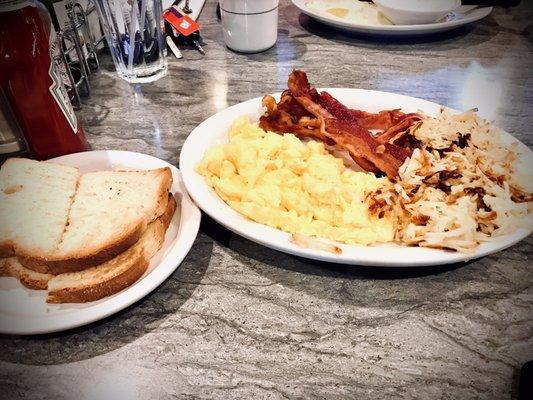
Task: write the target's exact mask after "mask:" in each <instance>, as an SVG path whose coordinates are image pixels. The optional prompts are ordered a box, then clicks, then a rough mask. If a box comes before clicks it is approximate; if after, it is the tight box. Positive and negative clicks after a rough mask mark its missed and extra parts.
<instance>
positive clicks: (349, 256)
mask: <svg viewBox="0 0 533 400" xmlns="http://www.w3.org/2000/svg"><path fill="white" fill-rule="evenodd" d="M319 90H326V91H328V92H329V93H330V94H331V95H333V96H334V97H336V98H337V99H338V100H340V101H341V102H342V103H344V104H345V105H347V106H348V107H351V108H357V109H362V110H366V111H370V112H377V111H380V110H386V109H394V108H402V110H403V111H404V112H416V111H418V110H421V111H423V112H424V113H426V114H427V115H429V116H431V115H436V113H437V112H438V111H439V109H440V108H441V106H440V105H438V104H436V103H432V102H429V101H426V100H421V99H417V98H414V97H408V96H403V95H399V94H394V93H387V92H378V91H372V90H362V89H319ZM275 97H276V98H277V99H279V93H278V94H277V95H275ZM262 113H263V108H262V106H261V98H260V97H258V98H255V99H253V100H249V101H245V102H243V103H240V104H237V105H234V106H232V107H229V108H227V109H226V110H224V111H222V112H219V113H218V114H215V115H213V116H212V117H210V118H208V119H207V120H205V121H204V122H202V123H201V124H200V125H199V126H198V127H196V129H194V130H193V131H192V133H191V134H190V135H189V137H188V138H187V140H186V141H185V144H184V145H183V148H182V150H181V156H180V170H181V173H182V175H183V181H184V183H185V186H186V188H187V190H188V192H189V194H190V196H191V197H192V198H193V200H194V201H195V202H196V204H197V205H198V206H199V207H200V208H201V209H202V210H203V211H204V212H206V213H207V214H209V215H210V216H211V217H212V218H213V219H215V220H217V221H218V222H219V223H221V224H222V225H224V226H225V227H227V228H228V229H230V230H232V231H233V232H235V233H237V234H239V235H241V236H244V237H245V238H247V239H250V240H252V241H254V242H257V243H260V244H262V245H264V246H267V247H270V248H272V249H276V250H279V251H283V252H286V253H289V254H294V255H297V256H301V257H307V258H311V259H315V260H322V261H329V262H334V263H341V264H357V265H373V266H393V267H399V266H400V267H413V266H424V265H439V264H449V263H454V262H459V261H467V260H469V259H473V258H478V257H482V256H484V255H487V254H490V253H494V252H497V251H499V250H502V249H504V248H506V247H509V246H511V245H513V244H514V243H516V242H518V241H519V240H521V239H523V238H525V237H526V236H528V235H529V234H530V232H529V231H527V230H519V231H517V232H515V233H514V234H512V235H508V236H502V237H500V238H498V239H497V240H493V241H491V242H488V243H484V244H482V245H481V246H479V248H478V249H477V251H476V252H475V253H470V254H465V253H454V252H449V251H443V250H434V249H427V248H422V247H404V246H398V245H395V244H386V245H376V246H354V245H345V244H337V245H338V246H339V247H340V248H341V249H342V254H340V255H336V254H332V253H329V252H325V251H319V250H312V249H305V248H302V247H299V246H297V245H295V244H293V243H291V242H290V235H289V234H288V233H286V232H283V231H281V230H278V229H274V228H271V227H269V226H266V225H262V224H259V223H256V222H253V221H251V220H249V219H247V218H246V217H244V216H242V215H241V214H239V213H237V212H236V211H234V210H233V209H232V208H230V207H229V206H228V205H227V204H226V203H225V202H224V201H223V200H222V199H220V198H219V197H218V195H217V194H216V192H215V191H214V190H213V189H212V188H211V187H209V186H208V185H207V184H206V182H205V180H204V178H203V177H202V176H201V175H199V174H198V173H196V172H195V170H194V169H195V167H196V165H197V164H198V163H199V162H200V161H201V160H202V158H203V155H204V154H205V152H206V150H207V149H208V148H210V147H212V146H213V145H215V144H222V143H226V142H227V140H228V130H229V128H230V126H231V124H232V123H233V121H234V120H235V119H236V118H237V117H240V116H243V115H247V116H249V118H250V120H251V121H257V120H258V118H259V116H260V115H261V114H262ZM503 139H504V140H505V142H506V143H511V142H518V141H517V140H516V139H515V138H513V137H512V136H511V135H509V134H507V133H504V137H503ZM518 143H520V142H518ZM520 145H521V146H520V149H521V151H524V152H527V156H528V157H532V153H531V151H530V150H529V149H528V148H527V147H526V146H525V145H524V144H522V143H520Z"/></svg>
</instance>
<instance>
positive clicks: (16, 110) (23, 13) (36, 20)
mask: <svg viewBox="0 0 533 400" xmlns="http://www.w3.org/2000/svg"><path fill="white" fill-rule="evenodd" d="M57 46H58V42H57V39H56V34H55V30H54V28H53V27H52V22H51V19H50V14H49V13H48V10H47V9H46V8H45V7H44V5H42V4H41V3H39V2H38V1H35V0H0V91H1V92H3V93H4V95H5V97H6V98H7V100H8V102H9V104H10V106H11V109H12V110H13V114H14V115H15V117H16V119H17V121H18V124H19V126H20V128H21V130H22V133H23V135H24V137H25V139H26V142H27V144H28V150H29V153H30V156H32V157H33V158H36V159H39V160H44V159H47V158H51V157H56V156H60V155H63V154H68V153H75V152H79V151H84V150H86V148H87V142H86V140H85V134H84V132H83V128H82V127H81V124H80V123H79V121H78V119H77V117H76V115H75V114H74V110H73V109H72V104H71V103H70V99H69V97H68V95H67V92H66V90H65V86H64V85H63V81H62V79H61V76H60V73H59V69H58V67H57V65H56V64H55V62H54V57H53V56H54V54H56V52H57V51H59V49H58V47H57Z"/></svg>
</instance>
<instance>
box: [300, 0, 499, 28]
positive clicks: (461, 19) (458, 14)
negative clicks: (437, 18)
mask: <svg viewBox="0 0 533 400" xmlns="http://www.w3.org/2000/svg"><path fill="white" fill-rule="evenodd" d="M354 1H355V0H354ZM310 2H312V0H292V3H293V4H294V5H295V6H296V7H297V8H299V9H300V11H302V12H303V13H304V14H307V15H309V16H310V17H311V18H314V19H316V20H318V21H320V22H322V23H324V24H326V25H329V26H332V27H334V28H338V29H342V30H346V31H350V32H357V33H370V34H378V35H389V36H407V35H427V34H431V33H437V32H444V31H448V30H451V29H454V28H458V27H460V26H463V25H466V24H469V23H471V22H475V21H478V20H480V19H482V18H485V17H486V16H487V15H489V14H490V13H491V12H492V7H479V8H475V9H473V10H471V11H469V12H467V13H465V12H462V11H461V8H459V9H458V10H457V11H455V12H454V16H453V19H452V20H449V21H443V22H436V23H433V24H423V25H370V24H358V23H355V22H352V21H347V20H345V19H342V18H339V17H336V16H335V15H331V14H329V13H327V12H325V11H320V10H316V9H314V8H311V7H308V6H307V4H308V3H310ZM463 10H466V8H465V9H463Z"/></svg>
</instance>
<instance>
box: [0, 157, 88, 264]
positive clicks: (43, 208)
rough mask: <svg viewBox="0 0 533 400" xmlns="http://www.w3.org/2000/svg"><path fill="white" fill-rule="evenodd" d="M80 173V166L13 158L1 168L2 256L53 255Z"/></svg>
mask: <svg viewBox="0 0 533 400" xmlns="http://www.w3.org/2000/svg"><path fill="white" fill-rule="evenodd" d="M79 177H80V174H79V172H78V170H77V169H76V168H72V167H67V166H63V165H58V164H52V163H47V162H39V161H32V160H27V159H24V158H11V159H9V160H7V161H6V162H5V163H4V164H3V165H2V168H1V169H0V257H10V256H13V255H15V253H19V254H20V253H23V254H39V255H40V256H41V257H49V256H51V255H52V254H53V253H54V252H55V251H56V250H57V247H58V245H59V243H60V242H61V239H62V237H63V232H64V230H65V226H66V224H67V220H68V216H69V212H70V207H71V205H72V202H73V201H74V195H75V194H76V188H77V185H78V180H79Z"/></svg>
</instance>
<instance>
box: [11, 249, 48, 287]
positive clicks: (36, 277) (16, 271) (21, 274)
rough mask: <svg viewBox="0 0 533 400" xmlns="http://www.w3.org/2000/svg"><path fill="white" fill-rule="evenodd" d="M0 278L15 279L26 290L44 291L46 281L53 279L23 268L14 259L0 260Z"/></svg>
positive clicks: (46, 285)
mask: <svg viewBox="0 0 533 400" xmlns="http://www.w3.org/2000/svg"><path fill="white" fill-rule="evenodd" d="M0 276H11V277H13V278H17V279H18V280H19V281H20V283H22V284H23V285H24V286H26V287H27V288H28V289H34V290H46V289H47V287H48V281H49V280H50V279H52V278H53V277H54V275H50V274H42V273H40V272H35V271H32V270H31V269H28V268H26V267H24V266H23V265H22V264H21V263H20V262H19V260H17V258H16V257H10V258H4V259H2V260H0Z"/></svg>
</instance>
